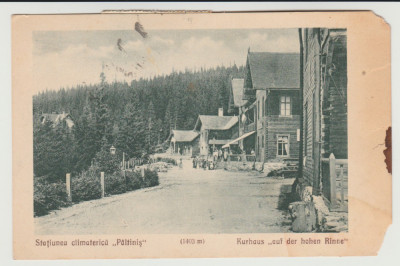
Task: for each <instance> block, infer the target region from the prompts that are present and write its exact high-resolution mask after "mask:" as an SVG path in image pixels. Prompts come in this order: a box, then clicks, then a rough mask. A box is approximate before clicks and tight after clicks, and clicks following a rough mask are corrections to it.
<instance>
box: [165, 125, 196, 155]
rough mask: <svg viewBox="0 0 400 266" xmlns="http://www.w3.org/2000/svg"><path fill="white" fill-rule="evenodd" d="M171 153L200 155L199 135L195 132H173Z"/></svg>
mask: <svg viewBox="0 0 400 266" xmlns="http://www.w3.org/2000/svg"><path fill="white" fill-rule="evenodd" d="M170 151H171V153H173V154H180V155H190V156H192V155H198V154H199V153H200V148H199V133H198V132H196V131H193V130H174V129H173V130H172V132H171V135H170Z"/></svg>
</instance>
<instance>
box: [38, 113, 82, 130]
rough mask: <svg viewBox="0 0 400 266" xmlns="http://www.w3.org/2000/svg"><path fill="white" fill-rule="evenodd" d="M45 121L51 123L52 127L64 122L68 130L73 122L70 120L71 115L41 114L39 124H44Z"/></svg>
mask: <svg viewBox="0 0 400 266" xmlns="http://www.w3.org/2000/svg"><path fill="white" fill-rule="evenodd" d="M46 121H50V122H52V123H53V126H56V125H58V124H59V123H60V122H63V121H65V123H66V124H67V126H68V128H70V129H71V128H72V127H73V126H74V121H73V120H72V118H71V115H70V114H68V113H65V112H63V113H61V114H56V113H52V114H42V115H41V117H40V122H41V123H42V124H44V123H45V122H46Z"/></svg>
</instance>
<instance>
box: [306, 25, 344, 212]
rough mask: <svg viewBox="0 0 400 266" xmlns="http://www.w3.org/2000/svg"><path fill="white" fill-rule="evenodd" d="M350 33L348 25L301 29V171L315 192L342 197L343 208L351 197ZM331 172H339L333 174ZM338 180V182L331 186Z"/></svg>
mask: <svg viewBox="0 0 400 266" xmlns="http://www.w3.org/2000/svg"><path fill="white" fill-rule="evenodd" d="M346 39H347V38H346V31H345V30H342V29H324V28H313V29H304V30H303V31H302V44H303V45H302V46H303V48H302V50H303V69H304V70H303V84H304V85H303V86H304V87H303V110H304V111H303V139H304V141H303V144H302V146H303V147H302V161H303V167H302V173H301V177H302V179H303V181H304V182H305V183H306V184H307V185H309V186H312V190H313V194H314V195H320V194H322V195H323V196H324V197H325V198H326V199H327V200H329V201H330V202H332V201H333V202H334V203H335V204H334V205H336V201H338V200H339V198H340V203H341V204H340V205H341V206H340V208H342V209H345V206H344V205H345V204H346V202H347V151H348V149H347V147H348V146H347V143H348V142H347V47H346V42H347V41H346ZM330 162H331V163H332V162H333V164H335V165H334V168H335V169H336V173H333V172H334V171H333V172H332V168H330V165H329V164H330ZM330 170H331V173H330ZM332 173H333V175H334V177H332V178H330V174H332ZM336 180H337V184H336V185H335V186H333V185H332V186H331V184H333V183H336ZM336 193H339V194H341V195H340V196H337V195H336ZM333 194H335V195H333ZM333 208H334V209H335V208H336V209H337V206H333Z"/></svg>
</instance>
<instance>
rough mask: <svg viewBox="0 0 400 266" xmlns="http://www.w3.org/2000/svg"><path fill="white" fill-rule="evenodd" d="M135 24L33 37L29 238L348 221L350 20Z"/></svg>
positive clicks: (279, 228)
mask: <svg viewBox="0 0 400 266" xmlns="http://www.w3.org/2000/svg"><path fill="white" fill-rule="evenodd" d="M134 29H135V30H134V31H132V30H131V31H67V32H65V31H58V32H57V31H56V32H55V31H38V32H34V33H33V75H34V79H35V81H37V82H36V84H35V88H36V90H37V91H36V94H35V95H34V96H33V148H34V149H33V160H34V165H33V166H34V177H33V178H34V195H33V196H34V216H35V227H36V228H35V229H36V231H37V233H38V234H99V233H112V234H125V233H167V234H170V233H274V232H343V231H347V229H348V221H347V212H348V208H347V201H348V198H347V179H348V171H347V169H348V163H347V49H346V29H332V28H299V29H297V28H294V29H246V30H243V29H242V30H241V29H229V30H219V29H213V30H164V31H146V29H145V28H144V26H143V25H142V24H141V23H140V21H137V22H135V23H134ZM66 70H68V71H66Z"/></svg>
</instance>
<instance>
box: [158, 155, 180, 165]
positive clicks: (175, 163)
mask: <svg viewBox="0 0 400 266" xmlns="http://www.w3.org/2000/svg"><path fill="white" fill-rule="evenodd" d="M156 160H157V162H165V163H170V164H172V165H178V163H177V162H176V160H175V159H173V158H165V157H157V159H156Z"/></svg>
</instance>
